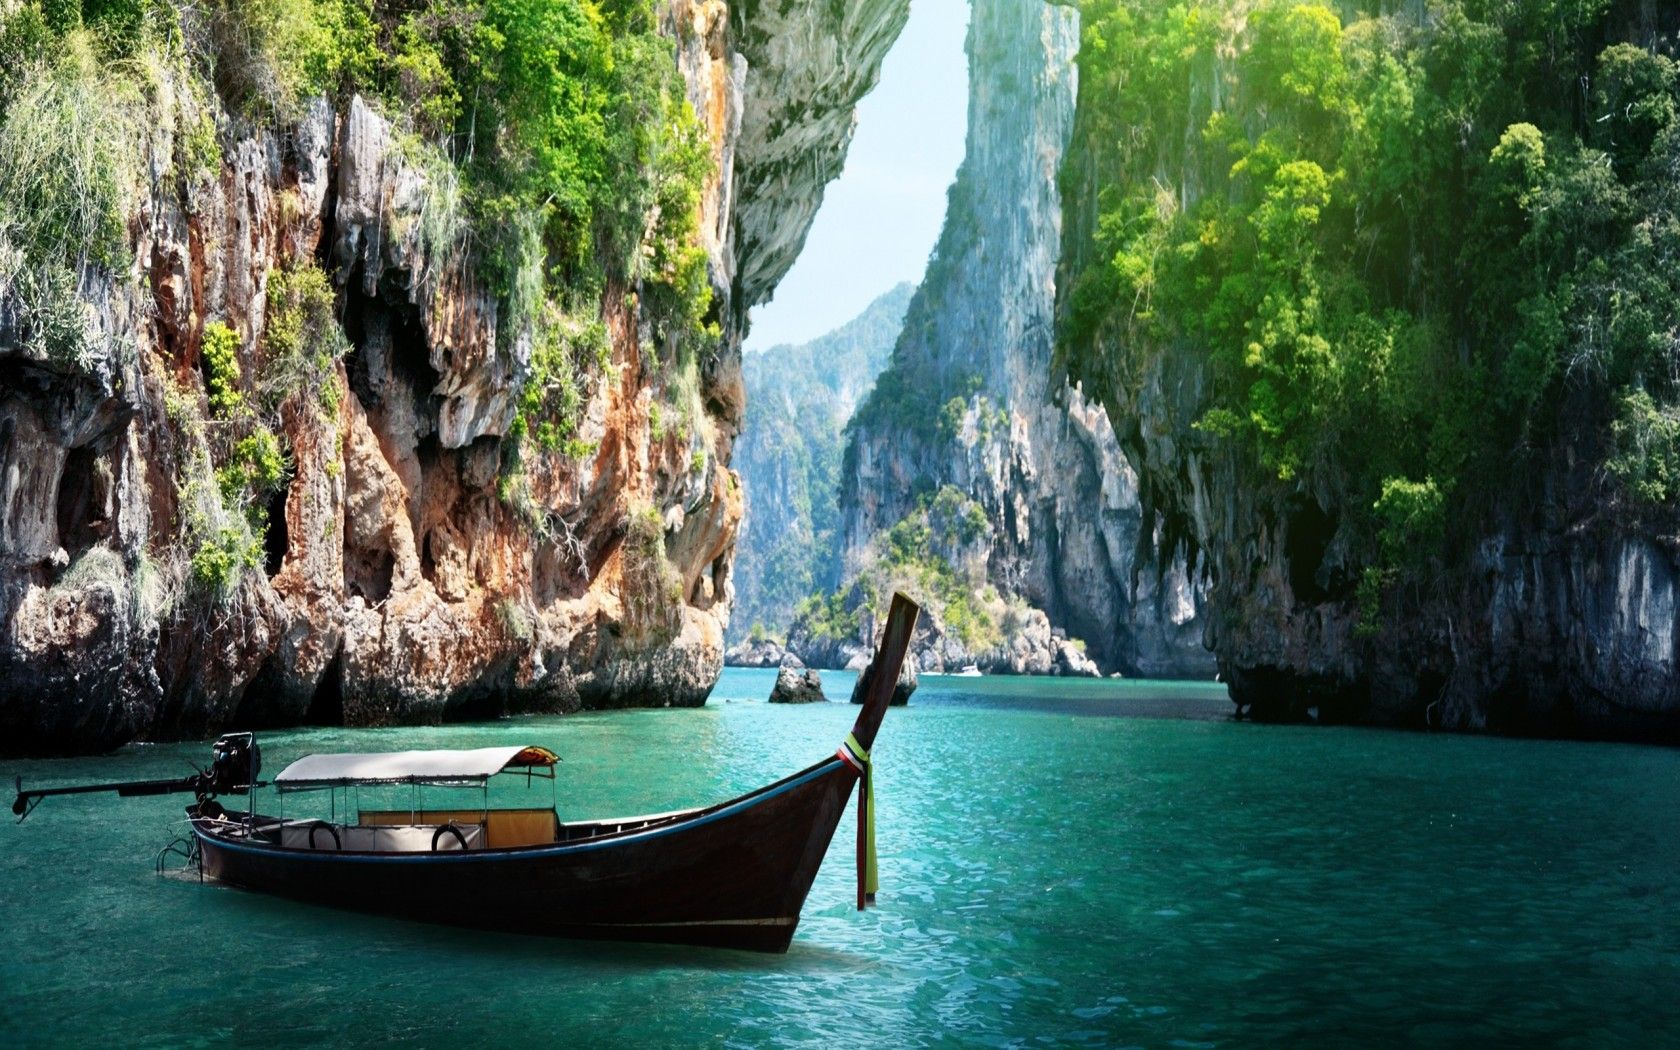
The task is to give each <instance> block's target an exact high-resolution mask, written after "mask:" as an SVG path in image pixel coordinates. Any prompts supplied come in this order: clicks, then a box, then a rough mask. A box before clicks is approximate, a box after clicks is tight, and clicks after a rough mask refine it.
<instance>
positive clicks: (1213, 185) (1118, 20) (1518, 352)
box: [1060, 0, 1680, 608]
mask: <svg viewBox="0 0 1680 1050" xmlns="http://www.w3.org/2000/svg"><path fill="white" fill-rule="evenodd" d="M1081 6H1082V10H1083V13H1084V29H1083V33H1084V39H1083V46H1082V50H1081V54H1080V58H1079V76H1080V120H1081V122H1082V128H1083V130H1082V131H1081V132H1080V134H1079V138H1078V141H1076V142H1075V144H1074V146H1073V147H1072V149H1071V150H1070V154H1069V158H1068V162H1067V164H1066V165H1065V168H1064V197H1065V198H1068V199H1078V198H1080V197H1081V196H1082V195H1083V196H1084V199H1086V200H1087V201H1088V200H1090V199H1091V198H1090V194H1092V193H1093V191H1094V192H1095V194H1096V198H1095V200H1096V209H1095V218H1096V221H1095V222H1094V224H1091V225H1092V228H1090V229H1088V230H1085V231H1084V232H1083V233H1082V234H1081V233H1076V234H1075V238H1076V239H1077V238H1079V237H1084V242H1083V244H1081V245H1079V251H1078V252H1070V253H1069V257H1070V258H1072V259H1074V261H1075V270H1074V272H1073V274H1072V280H1071V281H1070V282H1069V283H1068V284H1067V285H1066V286H1065V287H1064V303H1063V308H1064V330H1063V332H1062V344H1061V351H1060V352H1061V354H1062V356H1063V358H1064V360H1065V361H1066V363H1067V364H1068V366H1069V368H1070V370H1071V371H1072V373H1073V374H1074V375H1075V376H1081V375H1083V376H1084V377H1086V378H1087V379H1089V380H1091V381H1094V382H1096V383H1098V384H1102V383H1113V384H1119V385H1120V386H1121V387H1123V386H1124V385H1125V384H1126V383H1129V382H1136V381H1137V377H1139V376H1140V375H1142V374H1143V373H1144V372H1145V371H1146V370H1147V369H1146V368H1145V364H1146V362H1147V359H1148V358H1149V356H1150V355H1152V354H1166V353H1186V354H1196V355H1201V358H1200V359H1201V360H1203V361H1204V363H1205V366H1206V370H1207V372H1208V374H1209V375H1210V377H1211V384H1212V385H1211V392H1210V395H1209V398H1208V401H1207V402H1206V404H1205V406H1204V410H1203V412H1202V414H1201V416H1200V418H1199V419H1197V420H1196V421H1195V424H1194V425H1195V427H1196V428H1197V429H1198V430H1199V431H1201V432H1202V433H1203V434H1204V435H1206V436H1207V437H1208V438H1209V439H1211V440H1214V441H1217V442H1221V443H1229V444H1230V445H1231V446H1234V447H1235V448H1236V449H1237V450H1238V451H1239V454H1240V455H1242V456H1244V457H1247V458H1248V459H1250V460H1251V461H1252V463H1253V473H1254V476H1256V477H1259V478H1262V479H1264V478H1267V477H1270V478H1272V479H1274V480H1275V482H1277V483H1279V484H1282V485H1284V486H1288V487H1294V488H1295V489H1296V490H1298V491H1302V492H1320V493H1322V492H1334V493H1339V494H1341V496H1342V500H1343V504H1344V505H1343V506H1340V507H1337V508H1334V509H1335V512H1336V513H1339V514H1342V515H1345V516H1346V518H1347V520H1348V521H1349V522H1350V523H1352V524H1354V525H1355V526H1356V528H1357V529H1358V531H1359V535H1361V536H1362V537H1363V541H1362V542H1363V545H1364V547H1365V551H1366V556H1365V558H1364V560H1365V564H1366V566H1367V567H1366V568H1365V569H1364V576H1363V578H1362V579H1361V580H1360V581H1359V591H1360V599H1361V603H1362V605H1364V606H1366V607H1367V608H1370V607H1371V606H1373V605H1374V603H1375V602H1376V601H1377V599H1378V596H1379V595H1380V593H1381V592H1382V590H1383V589H1384V588H1385V586H1386V585H1387V584H1388V583H1390V582H1391V581H1392V580H1393V579H1394V578H1395V576H1396V574H1398V573H1403V572H1406V571H1409V570H1410V569H1411V568H1412V567H1415V566H1418V565H1421V564H1423V563H1425V562H1427V561H1429V560H1430V559H1432V558H1436V557H1438V556H1439V555H1441V553H1442V552H1443V550H1446V549H1450V548H1451V546H1452V544H1453V542H1454V540H1455V538H1456V539H1459V540H1463V539H1464V538H1466V537H1469V536H1471V535H1473V534H1474V528H1475V525H1476V523H1477V516H1478V514H1479V513H1480V512H1482V511H1485V509H1486V507H1487V505H1488V503H1489V502H1490V498H1491V494H1496V493H1500V492H1505V491H1508V490H1509V489H1510V488H1511V486H1512V484H1513V483H1520V482H1521V481H1522V479H1524V478H1525V477H1528V476H1530V475H1529V468H1530V467H1532V466H1534V465H1535V463H1536V461H1537V459H1538V458H1540V457H1546V456H1557V455H1559V446H1560V445H1569V444H1571V443H1573V453H1572V454H1578V455H1580V456H1582V457H1585V458H1587V459H1588V460H1589V461H1590V462H1593V463H1597V464H1598V465H1599V477H1600V478H1601V483H1602V485H1603V488H1604V491H1605V492H1606V493H1607V496H1608V499H1607V502H1609V503H1612V504H1614V509H1615V511H1616V512H1617V513H1619V514H1622V515H1625V516H1627V517H1629V518H1630V519H1637V518H1639V517H1640V516H1642V515H1649V514H1652V513H1655V512H1657V511H1658V510H1660V509H1661V508H1663V507H1665V506H1671V505H1672V502H1673V500H1674V499H1675V498H1676V497H1677V496H1680V352H1677V349H1680V343H1677V333H1680V265H1677V262H1680V120H1677V119H1676V117H1677V114H1680V78H1677V66H1676V63H1675V61H1674V60H1673V58H1672V57H1671V56H1670V55H1669V54H1666V53H1663V52H1662V48H1661V46H1645V45H1647V44H1650V43H1651V41H1649V40H1646V41H1643V42H1628V40H1627V39H1624V38H1625V37H1627V36H1628V35H1629V34H1628V30H1627V27H1629V26H1630V25H1633V24H1634V23H1635V22H1636V21H1637V19H1638V17H1639V16H1638V10H1639V8H1640V5H1638V4H1636V3H1621V2H1618V0H1524V2H1512V0H1429V2H1427V3H1423V2H1419V3H1407V4H1377V3H1372V2H1363V3H1342V4H1336V5H1331V6H1326V5H1323V4H1318V3H1299V2H1294V0H1263V2H1260V3H1253V2H1249V0H1209V2H1194V3H1159V2H1156V0H1085V2H1084V3H1083V4H1082V5H1081ZM1383 12H1388V13H1383ZM1071 214H1072V213H1071V212H1070V215H1071ZM1134 393H1135V391H1134ZM1122 400H1125V399H1124V398H1122ZM1560 439H1561V440H1560Z"/></svg>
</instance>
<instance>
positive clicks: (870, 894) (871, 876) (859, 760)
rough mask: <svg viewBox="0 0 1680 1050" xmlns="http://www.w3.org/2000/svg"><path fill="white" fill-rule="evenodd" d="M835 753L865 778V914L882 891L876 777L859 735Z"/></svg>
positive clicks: (861, 837)
mask: <svg viewBox="0 0 1680 1050" xmlns="http://www.w3.org/2000/svg"><path fill="white" fill-rule="evenodd" d="M835 754H836V755H837V756H839V758H840V761H842V762H844V763H846V764H847V765H848V766H851V767H852V768H853V769H855V770H857V773H858V776H860V777H862V778H863V788H862V790H860V791H859V792H858V911H862V910H863V909H864V908H866V907H868V906H869V905H871V904H873V903H875V892H876V891H877V890H879V889H880V888H881V876H880V873H879V872H878V871H877V870H876V864H875V778H874V777H872V776H870V772H869V771H870V765H869V752H868V750H866V749H865V748H864V746H863V745H862V744H860V743H858V740H857V737H856V736H855V735H853V734H851V733H847V734H846V742H845V743H843V744H841V745H840V750H838V751H836V752H835Z"/></svg>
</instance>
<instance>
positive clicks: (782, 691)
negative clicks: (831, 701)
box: [770, 659, 828, 704]
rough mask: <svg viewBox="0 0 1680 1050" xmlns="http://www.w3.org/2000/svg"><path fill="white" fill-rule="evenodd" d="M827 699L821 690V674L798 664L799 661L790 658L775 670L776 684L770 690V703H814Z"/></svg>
mask: <svg viewBox="0 0 1680 1050" xmlns="http://www.w3.org/2000/svg"><path fill="white" fill-rule="evenodd" d="M827 699H828V697H826V696H824V695H823V691H822V676H821V675H819V674H818V673H817V672H816V671H813V670H811V669H810V668H807V667H802V666H800V665H799V661H797V660H791V659H790V661H789V662H788V663H785V664H783V665H782V669H781V670H780V671H778V672H776V685H775V688H773V689H771V690H770V702H771V703H772V704H814V703H821V702H823V701H825V700H827Z"/></svg>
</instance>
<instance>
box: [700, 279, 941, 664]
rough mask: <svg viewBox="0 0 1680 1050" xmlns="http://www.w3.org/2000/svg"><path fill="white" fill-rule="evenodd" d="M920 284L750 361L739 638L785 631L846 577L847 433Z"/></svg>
mask: <svg viewBox="0 0 1680 1050" xmlns="http://www.w3.org/2000/svg"><path fill="white" fill-rule="evenodd" d="M912 291H913V287H912V286H911V285H909V284H900V285H898V286H897V287H896V288H893V289H892V290H891V291H889V292H887V293H886V294H884V295H882V296H881V297H880V298H878V299H876V300H875V301H874V302H873V303H870V304H869V306H868V308H866V309H865V310H864V311H863V313H861V314H859V315H858V316H857V317H855V318H853V319H852V320H851V321H848V322H847V323H846V324H844V325H841V326H840V327H839V328H837V329H835V330H834V331H832V332H830V333H828V334H827V335H825V336H821V337H819V338H817V339H814V340H812V341H811V342H809V343H805V344H803V345H800V346H788V345H782V346H774V347H771V348H770V349H768V350H765V351H763V352H761V353H749V354H747V355H746V357H745V358H744V360H743V361H742V366H743V368H744V370H745V372H746V380H747V411H746V420H745V423H744V424H743V427H742V432H741V437H740V440H739V441H738V442H737V443H736V445H735V454H734V460H733V463H732V465H733V466H734V467H735V469H736V470H737V471H739V472H740V475H741V481H742V485H743V487H744V489H745V495H746V516H745V518H744V520H743V521H742V523H741V537H740V540H739V546H738V547H737V549H736V560H735V611H734V614H733V616H732V617H731V626H730V631H729V635H730V638H731V639H740V638H744V637H746V636H747V634H748V633H749V632H750V631H751V630H752V627H753V625H754V624H762V625H763V627H764V628H765V629H767V630H769V631H770V632H772V633H775V634H781V633H782V632H784V631H786V629H787V626H788V623H789V621H790V620H791V619H792V616H793V607H794V606H795V605H797V604H798V603H799V601H800V600H801V599H803V598H805V597H806V596H808V595H810V594H812V593H813V592H815V591H818V590H830V589H832V588H833V587H834V586H835V585H836V584H837V583H838V582H839V578H840V557H839V548H838V543H837V541H836V536H835V522H836V519H837V508H836V505H835V495H836V492H837V490H838V487H839V477H840V459H841V455H842V453H843V451H844V448H845V442H844V436H843V433H844V430H845V427H846V422H847V420H849V419H851V417H852V412H853V411H854V410H855V409H856V408H857V406H858V403H859V402H860V401H862V400H863V398H865V397H866V396H868V394H869V391H870V390H871V389H872V388H873V387H874V385H875V377H876V376H877V375H879V374H880V372H881V370H882V369H883V368H885V367H886V364H887V360H888V358H889V357H890V356H891V355H892V348H893V344H894V343H896V342H897V341H898V334H899V331H900V329H902V328H903V326H904V311H905V310H906V308H908V307H909V305H910V295H911V292H912Z"/></svg>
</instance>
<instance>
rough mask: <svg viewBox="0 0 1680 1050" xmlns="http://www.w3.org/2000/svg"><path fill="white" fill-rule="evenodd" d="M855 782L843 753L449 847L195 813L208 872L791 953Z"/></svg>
mask: <svg viewBox="0 0 1680 1050" xmlns="http://www.w3.org/2000/svg"><path fill="white" fill-rule="evenodd" d="M856 782H857V775H856V773H855V772H854V771H853V770H852V769H851V768H850V767H849V766H847V765H846V764H845V763H843V762H840V761H839V760H837V759H836V760H829V761H827V762H823V763H819V764H818V765H816V766H813V767H811V768H810V769H807V770H804V771H803V772H801V773H797V774H795V775H794V776H792V777H789V778H787V779H786V780H782V781H778V782H777V783H775V784H772V785H770V786H768V787H766V788H762V789H760V790H759V791H756V792H753V793H752V794H750V795H745V796H742V797H741V798H739V799H735V800H733V801H731V802H726V803H723V804H721V805H718V806H713V807H709V808H707V809H703V810H698V811H696V812H695V813H693V814H691V815H686V816H683V817H681V818H680V819H678V820H675V821H673V822H670V823H664V824H660V825H657V826H654V827H650V828H647V829H644V830H638V831H631V832H626V833H623V834H616V835H604V836H601V837H598V838H591V839H584V840H581V841H576V842H562V843H556V844H553V845H542V846H524V847H516V848H509V849H486V850H471V851H466V852H460V851H451V852H442V853H358V852H353V851H343V852H339V851H334V850H311V849H293V848H286V847H282V846H279V845H274V844H268V843H263V842H255V841H244V840H242V839H241V838H240V837H239V836H238V835H237V834H229V832H228V830H227V829H229V828H230V825H229V824H228V823H227V822H225V821H224V822H218V821H215V820H210V819H205V818H203V817H201V816H199V815H198V814H197V813H196V811H194V810H189V814H190V815H191V816H192V818H193V820H192V825H193V834H194V836H195V837H196V839H197V841H198V845H199V851H200V863H201V865H202V870H203V873H204V875H205V877H206V878H211V879H215V880H217V881H220V882H223V883H226V884H228V885H232V886H239V887H243V888H246V889H251V890H259V891H262V892H265V893H272V894H277V895H280V896H284V897H290V898H293V899H296V900H303V901H309V902H312V903H317V904H325V905H330V906H334V907H341V908H350V909H355V910H358V911H367V912H374V913H378V914H385V915H394V916H399V917H402V918H407V919H415V920H421V921H426V922H437V923H446V924H450V925H457V926H467V927H473V928H478V929H487V930H502V931H510V932H517V933H535V934H547V935H553V936H561V937H577V938H588V939H601V940H621V941H657V942H662V943H674V944H695V945H709V946H715V947H724V948H744V949H751V950H756V951H766V952H782V951H786V950H787V947H788V944H789V942H790V941H791V940H792V939H793V934H794V931H795V929H797V927H798V925H799V915H800V911H801V909H802V908H803V907H804V904H805V897H806V895H807V894H808V893H809V891H810V888H811V883H812V881H813V880H814V879H815V878H816V874H817V869H818V867H820V866H821V864H822V860H823V856H824V854H826V853H827V851H828V846H829V842H830V841H831V839H832V838H833V836H834V831H835V828H836V826H837V824H838V823H839V820H840V815H841V813H842V811H843V810H844V808H845V805H846V800H847V797H848V796H849V795H850V793H851V791H852V788H853V786H854V785H855V784H856Z"/></svg>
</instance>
